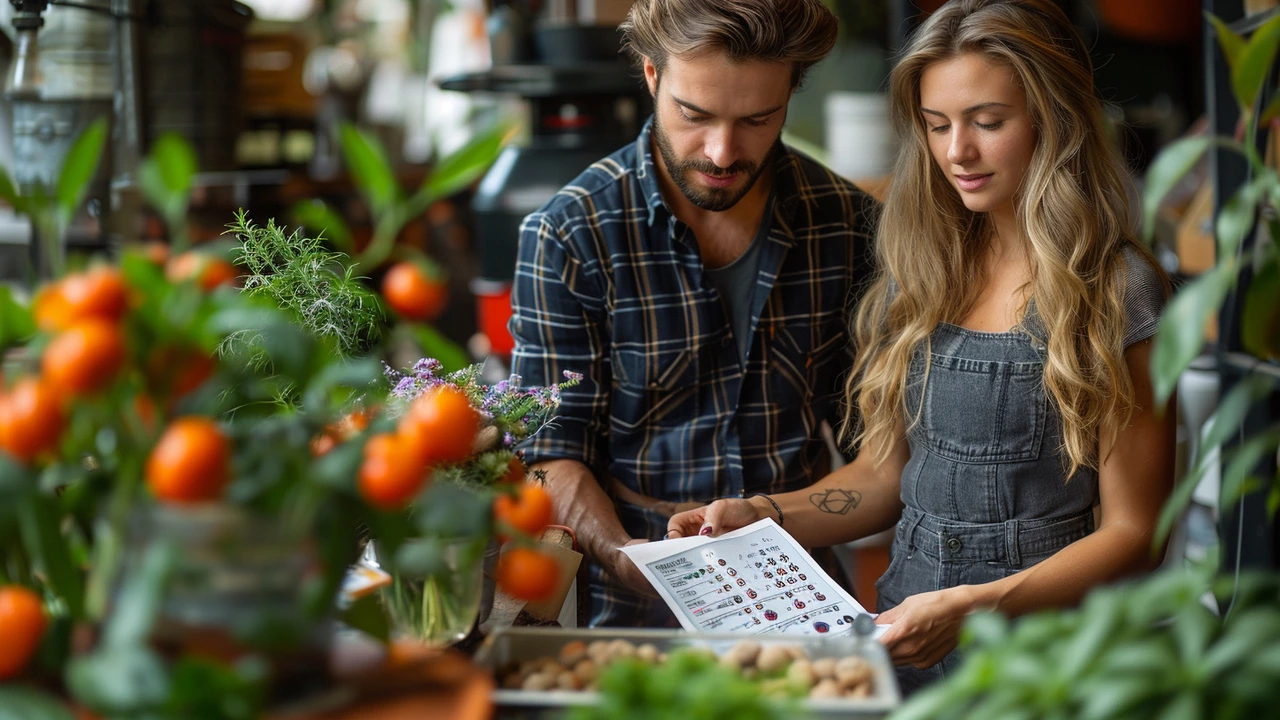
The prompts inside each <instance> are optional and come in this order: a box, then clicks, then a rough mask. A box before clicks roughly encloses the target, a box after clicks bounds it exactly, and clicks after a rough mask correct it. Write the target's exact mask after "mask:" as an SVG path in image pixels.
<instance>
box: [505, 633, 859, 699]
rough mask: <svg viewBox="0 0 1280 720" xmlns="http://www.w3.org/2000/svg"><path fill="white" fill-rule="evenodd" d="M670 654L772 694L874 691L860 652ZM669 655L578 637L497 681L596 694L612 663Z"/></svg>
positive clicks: (736, 648) (511, 667)
mask: <svg viewBox="0 0 1280 720" xmlns="http://www.w3.org/2000/svg"><path fill="white" fill-rule="evenodd" d="M672 654H673V655H675V654H681V655H699V656H703V657H706V658H707V659H709V660H713V661H715V662H716V663H718V664H719V665H720V667H722V668H724V669H726V670H733V671H736V672H739V673H741V674H742V676H743V677H744V678H746V679H748V680H752V681H754V682H757V683H758V684H759V685H760V688H761V690H763V691H764V692H765V693H766V694H770V695H785V696H791V697H810V698H814V699H818V698H824V699H834V698H864V697H870V696H871V695H872V694H873V692H874V690H875V685H874V682H875V680H874V673H873V671H872V668H871V664H870V663H869V662H867V660H866V658H863V657H861V656H859V655H850V656H848V657H842V658H819V659H817V660H810V659H809V657H808V655H807V654H806V653H805V651H804V649H803V648H802V647H800V646H798V645H782V644H768V645H762V644H761V643H760V642H758V641H756V640H743V641H741V642H738V643H735V644H734V645H733V646H732V647H731V648H729V649H728V650H727V651H725V652H724V653H723V654H721V655H719V656H717V655H716V654H715V652H714V651H712V650H711V649H709V648H705V647H687V648H680V649H679V650H674V651H673V652H672ZM668 659H669V658H668V655H667V653H664V652H661V651H659V650H658V648H657V647H656V646H654V645H651V644H648V643H646V644H642V645H639V646H637V645H635V644H633V643H631V642H628V641H626V640H621V639H618V640H612V641H608V640H595V641H593V642H590V643H586V642H583V641H581V640H574V641H572V642H569V643H566V644H565V645H564V646H563V647H561V648H560V651H559V652H558V653H557V654H556V655H555V656H554V657H552V656H545V657H539V658H535V659H532V660H525V661H523V662H513V663H510V664H508V665H507V666H505V667H503V668H500V669H499V670H498V682H499V683H500V685H501V686H502V687H503V688H504V689H508V690H526V691H532V692H539V691H549V690H584V691H588V692H594V691H595V690H596V687H597V683H598V682H599V679H600V675H601V674H602V673H603V672H604V671H605V670H607V669H608V668H609V666H610V665H612V664H614V663H618V662H628V661H629V662H642V663H646V664H650V665H658V664H663V663H666V662H667V661H668Z"/></svg>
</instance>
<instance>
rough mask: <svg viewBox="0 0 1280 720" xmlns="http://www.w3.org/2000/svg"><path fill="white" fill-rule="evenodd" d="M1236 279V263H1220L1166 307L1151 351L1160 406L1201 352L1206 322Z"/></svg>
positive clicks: (1189, 284)
mask: <svg viewBox="0 0 1280 720" xmlns="http://www.w3.org/2000/svg"><path fill="white" fill-rule="evenodd" d="M1235 278H1236V276H1235V265H1234V263H1231V262H1227V261H1224V262H1221V263H1219V264H1218V265H1216V266H1215V267H1214V268H1213V269H1212V270H1210V271H1208V272H1206V273H1205V274H1203V275H1201V276H1200V277H1198V278H1196V279H1195V280H1192V281H1191V282H1190V283H1187V285H1186V286H1184V287H1183V288H1182V289H1181V290H1179V291H1178V293H1177V294H1176V295H1175V296H1174V298H1173V300H1171V301H1170V302H1169V305H1168V307H1166V308H1165V311H1164V315H1162V316H1161V317H1160V326H1159V330H1158V332H1157V333H1156V340H1155V347H1154V348H1153V349H1152V351H1151V383H1152V385H1153V386H1154V390H1155V395H1156V398H1155V400H1156V404H1157V405H1164V403H1165V401H1166V400H1168V399H1169V396H1170V395H1171V394H1172V393H1173V389H1174V388H1175V387H1177V384H1178V377H1179V376H1181V375H1182V371H1183V370H1185V369H1186V368H1187V365H1189V364H1190V363H1191V361H1192V360H1194V359H1195V357H1196V355H1198V354H1200V348H1201V347H1203V345H1204V331H1205V325H1206V323H1208V321H1209V317H1210V316H1211V315H1213V314H1214V313H1215V312H1217V311H1218V309H1219V308H1220V307H1221V306H1222V301H1223V299H1224V298H1225V297H1226V295H1227V291H1228V290H1229V289H1230V288H1231V285H1232V284H1233V283H1234V282H1235Z"/></svg>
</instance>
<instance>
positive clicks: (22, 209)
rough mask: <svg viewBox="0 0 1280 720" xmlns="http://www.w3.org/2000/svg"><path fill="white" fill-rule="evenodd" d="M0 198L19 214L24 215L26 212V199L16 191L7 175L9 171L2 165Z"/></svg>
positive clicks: (0, 168)
mask: <svg viewBox="0 0 1280 720" xmlns="http://www.w3.org/2000/svg"><path fill="white" fill-rule="evenodd" d="M0 200H4V201H5V202H7V203H9V205H10V206H12V207H13V211H14V212H15V213H17V214H19V215H25V214H26V212H27V202H26V200H24V199H23V197H22V195H20V194H19V193H18V188H17V187H16V186H15V185H14V184H13V179H12V178H10V177H9V172H8V171H7V170H5V169H4V168H3V167H0Z"/></svg>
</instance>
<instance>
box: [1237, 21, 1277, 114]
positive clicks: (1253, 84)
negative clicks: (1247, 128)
mask: <svg viewBox="0 0 1280 720" xmlns="http://www.w3.org/2000/svg"><path fill="white" fill-rule="evenodd" d="M1277 46H1280V17H1274V18H1271V19H1270V20H1268V21H1267V22H1265V23H1263V25H1262V27H1260V28H1258V29H1257V30H1255V31H1254V33H1253V35H1252V37H1250V38H1249V42H1248V43H1246V44H1245V46H1244V50H1242V51H1241V52H1240V55H1239V56H1238V59H1237V60H1236V64H1235V67H1234V68H1232V69H1231V88H1232V90H1234V91H1235V94H1236V102H1238V103H1240V109H1241V111H1242V112H1243V113H1245V114H1249V113H1251V112H1252V111H1253V104H1254V102H1255V101H1256V100H1257V98H1258V93H1259V92H1260V91H1261V90H1262V83H1263V82H1264V81H1265V80H1266V78H1267V73H1268V72H1270V70H1271V63H1272V61H1274V60H1275V57H1276V48H1277Z"/></svg>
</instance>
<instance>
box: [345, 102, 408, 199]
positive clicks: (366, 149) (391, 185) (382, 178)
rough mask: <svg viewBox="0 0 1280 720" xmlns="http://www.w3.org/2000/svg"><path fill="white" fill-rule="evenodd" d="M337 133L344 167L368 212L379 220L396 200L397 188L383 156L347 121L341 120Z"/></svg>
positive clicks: (393, 176) (377, 146) (378, 146)
mask: <svg viewBox="0 0 1280 720" xmlns="http://www.w3.org/2000/svg"><path fill="white" fill-rule="evenodd" d="M339 132H340V136H341V143H342V156H343V157H344V158H345V159H346V161H347V170H348V171H350V173H351V178H352V179H353V180H354V181H355V183H356V186H357V187H358V188H360V192H361V194H362V195H364V200H365V202H366V203H368V204H369V211H370V213H372V215H373V217H374V218H375V219H376V220H379V221H380V220H381V218H382V215H383V214H385V213H386V212H387V211H388V210H390V209H391V208H392V207H393V206H394V205H395V204H396V203H397V202H399V200H400V188H399V186H397V185H396V179H395V175H394V174H392V172H391V165H390V163H388V162H387V155H386V153H385V152H384V151H383V149H382V146H381V145H380V144H379V143H378V141H377V140H375V139H374V138H372V137H371V136H369V135H366V134H365V133H364V132H363V131H361V130H360V129H359V128H357V127H356V126H354V125H351V124H350V123H344V124H343V125H342V127H341V128H340V130H339Z"/></svg>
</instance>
